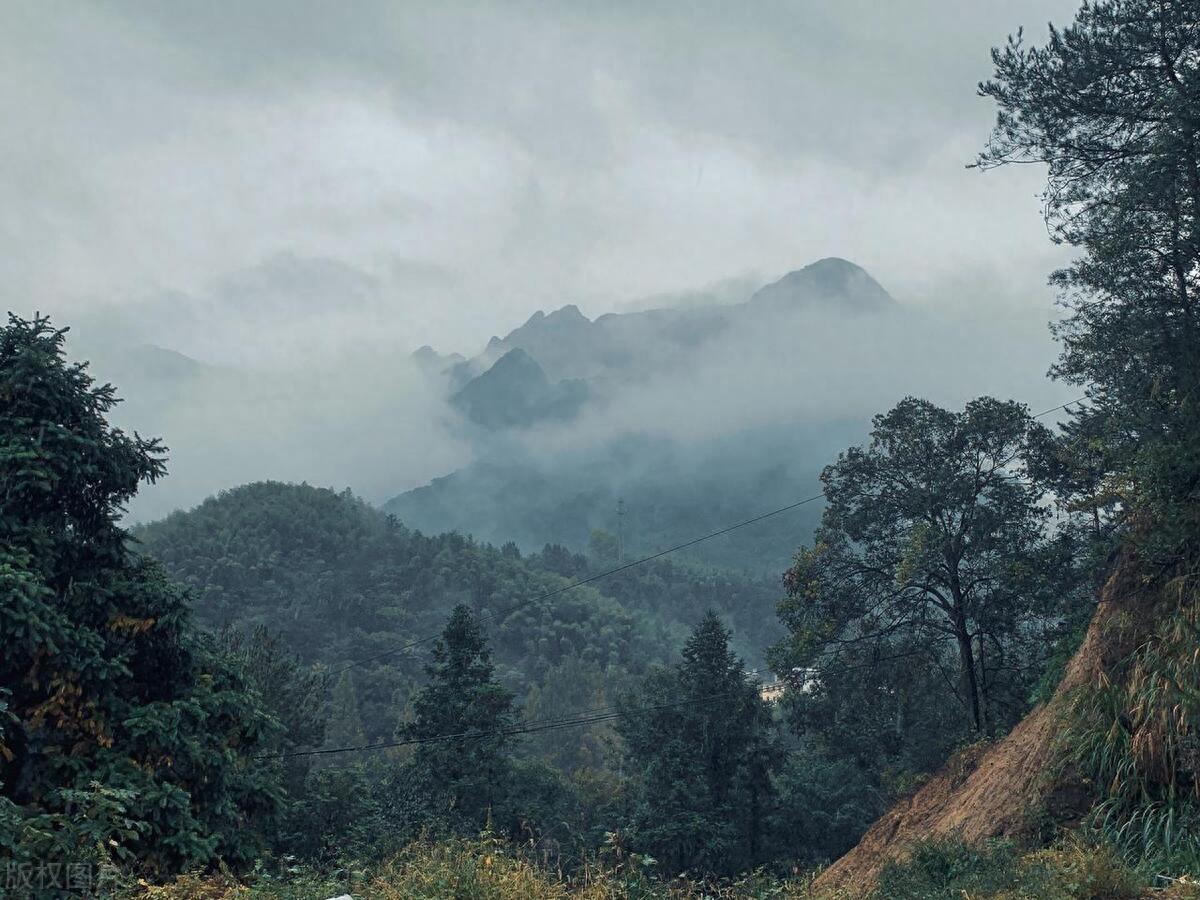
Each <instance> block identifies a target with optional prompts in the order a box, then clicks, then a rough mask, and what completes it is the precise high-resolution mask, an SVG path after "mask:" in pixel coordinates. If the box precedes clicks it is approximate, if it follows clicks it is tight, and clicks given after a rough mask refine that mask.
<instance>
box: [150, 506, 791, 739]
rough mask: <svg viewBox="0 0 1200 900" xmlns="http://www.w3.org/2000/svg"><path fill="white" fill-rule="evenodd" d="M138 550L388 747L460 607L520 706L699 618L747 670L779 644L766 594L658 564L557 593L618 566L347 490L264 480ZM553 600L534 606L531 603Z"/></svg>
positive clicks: (766, 584)
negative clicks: (720, 629) (401, 511)
mask: <svg viewBox="0 0 1200 900" xmlns="http://www.w3.org/2000/svg"><path fill="white" fill-rule="evenodd" d="M133 535H134V538H135V539H136V541H137V544H136V546H137V548H138V551H139V552H144V553H145V554H147V555H148V556H152V557H154V558H156V559H158V560H160V561H161V562H162V564H163V566H164V567H165V568H166V570H167V571H168V572H169V573H170V574H171V575H172V576H173V577H174V578H176V579H177V580H178V581H179V582H180V583H181V584H183V585H186V586H187V587H189V588H191V589H192V592H193V596H194V598H195V609H196V614H197V617H198V618H199V620H200V621H201V622H202V623H203V624H205V625H206V626H207V627H209V628H212V629H213V630H216V631H220V630H222V629H227V628H228V629H233V630H235V631H239V632H243V633H245V632H249V631H252V630H254V629H255V628H258V627H263V628H266V629H267V630H268V631H269V632H270V633H271V634H272V635H273V636H274V637H275V638H276V639H278V640H279V641H280V643H281V644H282V645H283V646H284V647H287V648H289V649H290V650H291V651H292V652H294V653H295V654H296V655H297V656H298V658H299V659H300V660H301V661H302V662H303V663H304V664H305V665H314V664H320V665H322V666H324V667H325V668H326V669H327V670H334V671H336V670H340V669H342V668H344V667H345V666H346V665H347V664H350V663H354V662H357V661H359V660H366V661H367V662H365V663H364V664H363V665H361V666H355V667H354V668H353V669H352V670H351V671H350V672H348V673H347V678H349V679H350V680H351V681H352V682H353V684H354V685H355V694H356V697H357V702H358V705H359V709H360V715H361V718H362V725H363V728H364V730H365V733H366V735H367V736H368V737H370V738H372V739H377V738H382V737H387V736H390V735H391V734H392V732H393V730H394V729H395V727H396V725H397V721H398V717H399V716H401V715H402V714H403V713H404V706H403V703H400V704H399V705H397V703H396V697H397V696H400V697H403V696H405V695H406V693H407V692H409V691H410V690H411V687H412V684H413V683H414V680H416V679H418V678H419V676H420V672H421V665H422V663H423V660H424V659H425V655H426V649H427V648H426V647H425V646H423V645H417V646H412V647H409V646H406V645H407V644H409V643H410V642H411V641H412V640H413V639H414V637H415V638H420V637H423V636H425V635H429V634H433V633H436V632H437V631H438V630H439V629H440V628H441V626H442V624H443V623H444V622H445V619H446V616H448V615H449V613H450V611H451V610H452V609H453V608H454V607H455V606H456V605H458V604H463V605H465V606H466V607H468V608H469V609H471V610H472V612H473V613H475V614H476V615H477V616H480V617H482V618H484V619H487V620H489V622H488V632H489V634H490V635H491V638H492V643H493V647H494V652H495V657H496V663H497V667H498V674H499V676H500V678H501V680H502V681H503V682H504V683H505V684H506V685H507V686H508V687H510V688H511V689H513V690H514V691H516V692H517V694H518V696H520V697H524V696H526V695H527V694H528V693H529V692H530V690H531V689H533V688H535V687H539V688H541V689H543V690H548V691H551V692H553V691H554V690H556V689H558V687H559V686H558V685H556V684H554V683H553V681H554V679H555V678H556V677H561V676H560V675H558V674H556V673H560V672H561V669H562V667H563V666H567V665H580V664H582V665H586V666H590V667H594V668H595V669H596V670H597V671H600V672H606V673H608V674H609V676H610V677H611V678H613V680H614V681H615V682H616V683H619V682H620V681H621V678H622V675H621V674H620V673H629V672H641V671H644V670H645V669H646V667H648V666H650V665H652V664H654V663H656V662H665V661H666V660H667V659H668V658H669V657H670V655H671V652H672V651H673V649H674V648H677V647H678V646H680V645H681V644H682V642H683V639H684V638H685V637H686V635H687V633H688V631H689V630H690V629H691V627H693V626H694V625H695V624H696V623H697V622H698V621H699V620H700V618H701V617H702V616H703V614H704V612H705V611H706V610H708V609H712V610H715V611H717V612H718V613H719V614H720V615H721V616H722V617H723V618H724V619H725V620H726V621H728V622H729V623H730V625H731V626H732V627H733V628H734V630H735V633H736V634H737V640H736V646H738V647H739V648H740V649H741V651H742V653H743V654H744V655H746V656H747V658H749V659H751V660H752V664H753V665H754V666H755V667H759V668H762V667H763V666H764V665H765V664H764V662H763V654H764V652H765V648H766V647H767V646H769V645H770V644H771V643H772V642H773V641H774V640H775V639H777V638H778V636H779V635H780V634H781V633H782V629H780V627H779V625H778V622H777V620H776V619H775V617H774V615H773V610H774V607H775V603H776V602H777V600H778V598H779V597H781V596H782V593H783V592H782V587H781V586H780V585H779V583H778V582H777V581H771V580H767V579H765V578H764V579H750V578H747V577H745V576H733V575H728V574H724V573H722V572H719V571H716V570H711V569H706V568H700V567H695V566H687V565H679V564H676V563H673V562H671V561H670V560H666V559H662V560H656V561H654V562H653V563H651V564H649V565H646V566H639V567H637V568H635V569H630V570H627V571H624V572H621V573H619V574H617V575H616V576H613V577H610V578H606V579H603V580H600V581H597V582H596V583H595V584H594V585H584V586H581V587H578V588H572V589H570V590H564V589H565V588H566V587H567V585H569V584H570V583H571V582H573V581H577V580H581V579H587V578H589V577H591V576H592V575H595V574H597V573H599V572H602V571H605V570H606V569H609V568H612V567H615V566H616V565H617V560H616V556H615V546H614V545H613V544H612V543H611V542H605V541H603V540H598V541H597V546H596V550H597V553H598V554H600V555H593V556H591V557H589V556H586V555H584V554H578V553H571V552H569V551H567V550H565V549H564V548H562V547H559V546H547V547H545V548H544V549H543V550H542V552H540V553H537V554H533V555H529V556H522V555H521V554H520V552H519V551H518V550H517V549H516V547H515V545H512V544H507V545H505V546H503V547H493V546H491V545H487V544H480V543H477V542H475V541H473V540H471V539H470V538H467V537H463V536H462V535H458V534H443V535H438V536H433V537H427V536H425V535H423V534H421V533H420V532H417V531H413V530H411V529H408V528H406V527H405V526H404V525H403V524H402V523H401V522H399V521H398V520H397V519H395V518H394V517H392V516H389V515H387V514H384V513H381V512H379V511H378V510H376V509H374V508H373V507H371V506H369V505H368V504H366V503H364V502H363V501H361V500H359V499H357V498H355V497H353V496H351V495H350V494H348V493H341V494H339V493H335V492H333V491H330V490H327V489H322V488H315V487H310V486H308V485H288V484H280V483H273V482H265V483H259V484H252V485H246V486H244V487H241V488H237V489H234V490H231V491H226V492H224V493H222V494H221V495H220V496H218V497H214V498H212V499H210V500H208V501H206V502H205V503H203V504H201V505H200V506H199V507H197V508H196V509H194V510H190V511H188V512H179V513H175V514H174V515H172V516H170V517H168V518H167V519H165V520H163V521H162V522H157V523H154V524H151V525H147V526H142V527H139V528H137V529H135V530H134V532H133ZM547 594H551V595H552V596H550V597H547V598H545V599H542V598H543V597H544V595H547Z"/></svg>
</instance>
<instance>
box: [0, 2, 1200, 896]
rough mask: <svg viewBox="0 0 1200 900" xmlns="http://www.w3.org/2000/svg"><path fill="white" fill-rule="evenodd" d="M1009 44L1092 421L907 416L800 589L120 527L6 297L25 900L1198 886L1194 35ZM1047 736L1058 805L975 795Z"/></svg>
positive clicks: (987, 87) (6, 765) (1086, 22)
mask: <svg viewBox="0 0 1200 900" xmlns="http://www.w3.org/2000/svg"><path fill="white" fill-rule="evenodd" d="M993 62H994V66H995V74H994V77H993V79H992V80H991V81H987V82H985V83H983V84H982V85H981V86H980V92H981V94H982V95H983V96H984V97H986V98H990V100H991V101H993V102H994V103H995V104H996V106H997V107H998V109H999V114H998V120H997V125H996V128H995V131H994V133H993V135H992V137H991V139H990V141H989V142H988V144H987V146H986V147H985V149H984V150H983V152H982V154H981V155H980V157H979V159H978V161H977V165H978V166H979V167H980V168H982V169H985V170H987V169H993V168H998V167H1004V166H1007V165H1010V164H1017V163H1027V162H1040V163H1044V164H1046V165H1047V171H1048V184H1047V190H1046V194H1045V210H1044V212H1045V215H1046V219H1047V223H1048V226H1049V227H1050V229H1051V232H1052V235H1053V236H1054V238H1055V239H1056V240H1058V241H1061V242H1063V243H1065V244H1068V245H1070V246H1071V247H1072V248H1074V250H1075V251H1076V255H1077V258H1076V261H1075V262H1074V263H1072V264H1071V265H1070V266H1069V267H1067V268H1065V269H1063V270H1062V271H1059V272H1058V273H1056V274H1055V276H1054V281H1055V283H1056V284H1057V285H1058V287H1059V289H1060V291H1061V297H1062V300H1063V303H1064V304H1065V307H1066V312H1067V315H1066V317H1065V318H1064V319H1063V320H1062V322H1061V323H1059V324H1058V325H1057V326H1056V334H1057V337H1058V339H1059V342H1060V345H1061V355H1060V358H1059V361H1058V363H1057V364H1056V366H1055V369H1054V373H1053V374H1054V375H1055V377H1056V378H1058V379H1060V380H1062V381H1064V382H1066V383H1068V384H1071V385H1074V386H1076V388H1077V389H1078V390H1079V392H1080V394H1081V399H1080V400H1079V401H1078V402H1074V403H1071V404H1066V405H1064V407H1061V408H1059V409H1054V410H1045V411H1043V410H1036V409H1033V410H1031V409H1030V408H1029V407H1028V406H1027V405H1025V404H1023V403H1021V402H1018V401H1013V400H1004V399H997V398H993V397H988V396H981V397H977V398H975V399H972V400H970V401H969V402H967V403H965V404H963V405H962V406H961V407H960V408H953V409H950V408H943V407H941V406H939V405H937V404H935V403H932V402H930V401H928V400H925V399H922V398H918V397H905V398H902V399H899V400H898V402H896V403H895V404H894V405H892V406H891V407H890V408H888V409H886V410H882V411H880V412H879V414H878V415H876V416H875V417H874V419H873V420H872V422H871V424H870V429H869V433H868V434H866V435H865V436H864V438H863V440H861V441H858V442H856V443H854V444H853V445H850V446H847V447H846V448H845V449H844V450H843V451H842V452H840V453H839V454H837V455H836V457H835V458H831V459H829V460H828V461H827V462H828V464H827V465H826V466H825V467H824V469H823V472H822V475H821V485H822V494H823V497H822V500H823V506H821V507H820V509H821V514H820V521H819V524H818V525H817V527H816V529H815V531H814V532H813V533H812V534H811V536H809V537H807V539H805V540H803V541H802V542H801V544H800V546H798V547H797V548H795V554H794V558H793V560H792V562H791V564H790V565H789V566H788V567H787V568H786V570H785V571H782V572H779V573H777V574H776V576H775V577H759V576H757V575H755V574H747V570H746V569H741V570H735V569H722V568H717V567H714V566H712V565H707V564H702V563H700V562H698V561H696V559H695V558H691V559H689V558H688V557H687V556H686V555H682V556H671V555H669V554H668V555H663V556H655V557H653V558H648V559H638V558H630V557H629V556H626V555H625V548H624V546H623V544H622V542H621V541H620V540H619V539H618V538H617V537H615V536H614V535H613V534H611V533H609V532H607V531H605V530H599V529H598V530H595V531H593V532H592V533H591V534H590V535H589V539H588V546H587V552H580V551H579V550H576V549H568V548H567V547H566V546H562V545H557V544H547V545H545V546H544V547H543V548H542V549H541V550H539V551H537V552H532V553H531V552H529V551H528V549H522V548H521V547H519V546H518V545H517V543H515V542H507V543H504V544H502V545H501V546H494V545H492V544H489V543H483V542H479V541H477V540H475V539H473V538H471V537H469V536H466V535H464V534H461V533H458V532H454V531H450V532H447V533H443V534H436V535H426V534H423V533H421V532H420V531H418V530H415V529H414V528H412V527H410V526H409V525H406V524H405V523H404V522H403V521H402V520H401V519H398V518H397V517H395V516H394V515H392V514H389V512H387V511H383V510H380V509H377V508H375V507H372V506H371V505H369V504H367V503H366V502H364V501H363V500H361V499H358V498H356V497H355V496H353V495H352V494H350V493H349V492H336V491H332V490H328V489H324V488H318V487H312V486H309V485H306V484H289V483H282V482H258V483H253V484H247V485H244V486H241V487H237V488H234V489H231V490H228V491H225V492H223V493H221V494H219V495H218V496H215V497H212V498H210V499H209V500H207V501H205V502H204V503H202V504H200V505H199V506H198V507H196V508H194V509H191V510H188V511H180V512H176V513H174V514H172V515H170V516H168V517H167V518H166V519H163V520H161V521H158V522H153V523H149V524H145V525H140V526H137V527H127V525H126V524H125V522H124V519H123V514H124V510H125V508H126V506H127V504H128V503H129V501H130V500H131V499H132V498H133V497H134V496H135V494H136V493H137V491H138V490H139V487H141V486H143V485H146V484H150V483H153V482H155V481H157V480H158V479H160V478H163V477H166V476H167V464H166V449H165V447H164V446H163V445H162V443H161V442H160V441H159V440H157V439H154V438H146V437H142V436H140V435H138V434H136V433H133V434H131V433H126V432H125V431H123V430H121V429H119V428H117V427H116V426H114V425H113V424H112V421H111V420H112V415H113V410H114V407H115V404H116V403H117V402H118V396H117V391H116V388H114V387H113V386H111V385H108V384H101V383H98V382H97V381H95V380H94V379H93V378H92V376H91V374H90V372H89V369H88V366H87V364H86V363H84V362H81V361H76V360H75V359H74V357H73V355H72V345H71V342H70V341H69V339H68V333H67V331H66V330H65V329H63V328H61V327H60V326H59V325H58V324H57V323H52V322H51V320H50V319H49V318H46V317H43V316H40V315H38V316H34V317H31V318H23V317H21V316H19V315H16V314H11V313H10V315H9V317H8V320H7V324H6V325H4V326H3V327H2V328H0V485H2V486H3V490H0V642H2V643H0V646H2V647H3V655H2V656H0V862H3V863H4V866H5V869H4V874H3V877H4V878H5V879H7V880H6V881H5V882H4V884H3V889H4V891H5V892H6V895H9V896H14V897H47V898H49V897H62V896H76V895H81V896H127V897H162V898H201V897H213V898H224V897H230V898H232V897H254V896H261V897H327V896H333V895H335V894H350V895H351V896H356V897H370V898H385V897H429V898H432V897H481V898H482V897H498V898H501V897H565V896H572V895H578V896H584V897H671V896H674V897H688V896H697V897H700V896H727V897H773V896H775V897H777V896H794V897H801V898H810V900H820V898H829V900H833V898H839V897H842V898H844V897H853V896H873V897H877V898H880V900H883V898H913V900H918V898H951V897H964V896H967V897H990V898H1001V897H1005V898H1014V897H1020V898H1060V897H1061V898H1101V897H1113V898H1136V897H1147V896H1164V897H1174V898H1180V897H1195V896H1200V888H1198V887H1197V885H1198V884H1200V882H1198V881H1197V879H1198V878H1200V737H1198V733H1197V731H1196V725H1195V723H1196V720H1197V716H1198V715H1200V689H1198V687H1197V686H1198V685H1200V653H1198V652H1197V647H1198V646H1200V595H1198V593H1197V587H1196V586H1197V571H1198V568H1197V567H1198V566H1200V352H1198V348H1200V341H1198V337H1200V334H1198V332H1197V327H1198V326H1197V316H1198V315H1200V306H1198V302H1200V300H1198V298H1200V224H1198V218H1197V215H1198V212H1200V156H1198V153H1200V151H1198V149H1197V148H1198V147H1200V9H1198V8H1197V7H1196V6H1195V4H1194V3H1191V2H1182V0H1155V2H1151V0H1099V2H1095V3H1089V4H1086V5H1084V6H1083V7H1082V8H1081V9H1080V11H1079V12H1078V14H1077V16H1076V19H1075V22H1074V23H1073V24H1072V25H1071V26H1070V27H1069V28H1066V29H1064V30H1061V31H1058V30H1055V31H1052V32H1051V34H1050V38H1049V39H1048V41H1047V43H1045V44H1044V45H1040V46H1031V45H1029V44H1027V43H1025V42H1024V40H1023V39H1022V38H1020V37H1017V38H1013V39H1011V40H1010V42H1009V43H1008V44H1007V45H1006V46H1005V47H1002V48H1000V49H998V50H996V51H994V54H993ZM989 177H1003V174H992V175H990V176H989ZM795 499H796V498H793V497H781V498H779V506H780V507H784V505H785V504H787V503H790V502H793V501H794V500H795ZM747 521H748V520H747ZM729 524H731V525H735V524H736V523H729ZM696 526H697V527H696V537H697V538H702V537H704V536H705V535H706V534H707V533H708V531H709V530H711V529H710V528H709V523H708V522H705V521H698V522H696ZM720 539H721V538H720V537H714V538H713V540H720ZM749 571H751V572H753V571H754V568H753V567H751V568H750V569H749ZM1085 671H1086V673H1087V676H1086V677H1081V676H1080V675H1079V673H1080V672H1085ZM766 682H772V683H773V684H772V687H773V690H772V691H764V690H763V687H764V683H766ZM1030 722H1037V723H1041V725H1040V727H1041V728H1042V731H1041V732H1039V733H1045V734H1046V735H1048V736H1047V737H1046V738H1045V739H1044V740H1043V741H1042V746H1043V749H1044V750H1045V752H1044V753H1043V754H1042V755H1040V756H1038V757H1037V759H1038V764H1039V766H1040V768H1039V769H1038V771H1036V772H1030V773H1024V774H1023V776H1022V777H1025V775H1027V776H1028V777H1027V779H1026V781H1023V782H1022V785H1023V786H1022V788H1021V791H1026V790H1027V791H1028V795H1026V794H1024V793H1021V791H1018V790H1017V783H1016V781H1015V779H1010V780H1004V779H1001V780H1000V781H999V782H993V783H988V784H989V785H990V786H989V787H988V789H987V790H986V791H983V790H980V791H976V792H975V793H968V794H965V795H963V794H957V793H956V792H958V791H959V790H960V789H961V788H962V787H963V786H964V785H967V784H969V783H972V782H971V779H973V778H981V777H983V776H981V775H980V774H979V773H983V775H984V776H986V774H987V772H988V771H993V772H994V771H1007V770H1005V769H1004V766H1005V765H1006V764H1005V763H1004V762H1003V760H1004V758H1005V756H1004V755H1005V754H1006V753H1007V754H1009V756H1010V757H1011V755H1012V754H1013V753H1016V752H1018V751H1019V749H1020V748H1019V747H1018V748H1016V749H1014V744H1020V743H1021V742H1022V741H1024V743H1025V744H1030V743H1032V742H1033V738H1028V737H1023V735H1024V736H1027V735H1028V734H1030V732H1029V731H1024V732H1023V731H1022V728H1028V727H1029V723H1030ZM1039 752H1041V751H1039ZM1029 758H1033V757H1029ZM989 766H990V767H991V768H990V769H989ZM932 795H938V796H936V797H932V799H931V796H932ZM955 796H969V797H971V798H973V799H972V802H973V803H975V804H976V805H977V807H978V808H976V809H966V810H964V809H961V808H952V807H951V806H948V805H947V803H946V798H947V797H950V798H953V797H955ZM1001 801H1003V804H1004V811H1003V815H1001V814H1000V813H996V815H995V816H994V817H993V816H991V810H992V808H993V807H992V806H991V805H990V804H993V803H997V804H999V803H1001ZM938 804H941V805H940V806H939V805H938ZM997 808H998V807H997ZM926 809H929V810H934V811H935V812H931V813H929V814H928V815H927V816H925V817H924V818H922V816H921V814H920V811H921V810H926ZM947 809H949V810H950V811H949V812H946V810H947ZM914 810H916V811H917V812H916V813H914V814H913V815H911V816H908V817H906V816H907V815H908V813H911V812H912V811H914ZM935 813H936V814H935ZM881 816H882V817H883V819H882V820H880V821H881V824H880V825H877V826H875V827H872V823H873V822H875V821H876V820H878V819H880V817H881ZM889 817H891V818H889ZM989 817H992V818H994V820H995V821H994V823H991V824H988V823H985V825H984V826H982V827H975V826H972V827H967V824H965V823H967V822H969V821H970V822H975V821H977V820H979V819H988V818H989ZM956 823H957V826H960V827H956ZM973 829H974V830H973Z"/></svg>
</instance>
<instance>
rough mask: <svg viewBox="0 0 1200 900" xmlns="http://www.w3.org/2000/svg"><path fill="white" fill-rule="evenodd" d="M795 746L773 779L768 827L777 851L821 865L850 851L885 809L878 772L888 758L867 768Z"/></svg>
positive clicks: (844, 756) (871, 763) (853, 762)
mask: <svg viewBox="0 0 1200 900" xmlns="http://www.w3.org/2000/svg"><path fill="white" fill-rule="evenodd" d="M848 756H849V754H842V758H831V757H832V754H826V753H823V752H819V751H816V750H814V749H812V748H809V747H800V748H798V749H796V750H794V751H793V752H791V753H789V754H788V757H787V761H786V762H785V764H784V766H783V767H782V769H781V770H780V772H779V774H778V776H777V777H776V779H775V787H776V790H778V792H779V802H778V804H777V806H776V809H775V813H774V818H773V820H772V821H771V822H770V829H771V831H772V833H773V834H774V835H775V837H776V843H777V846H776V852H777V853H778V854H779V856H780V857H781V858H783V859H789V858H791V859H795V860H796V861H797V862H799V863H801V864H802V865H803V866H805V867H815V866H819V865H826V864H828V863H829V862H830V861H832V860H835V859H837V858H838V857H839V856H841V855H842V854H843V853H846V852H847V851H848V850H850V849H851V848H852V847H853V846H854V845H855V844H857V843H858V839H859V838H860V837H862V834H863V832H864V831H866V830H867V828H869V827H870V825H871V823H872V822H874V821H875V820H876V819H877V818H878V817H879V815H880V813H881V812H882V811H883V810H884V809H885V808H886V806H887V803H886V798H885V796H884V795H883V793H882V791H881V790H880V789H879V788H878V786H877V783H878V781H879V780H880V776H879V772H878V771H877V770H878V769H880V768H881V767H882V766H886V765H887V762H888V761H887V760H885V759H879V760H871V761H869V762H868V763H867V764H866V765H863V764H861V763H858V762H856V761H854V760H851V759H849V758H847V757H848Z"/></svg>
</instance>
